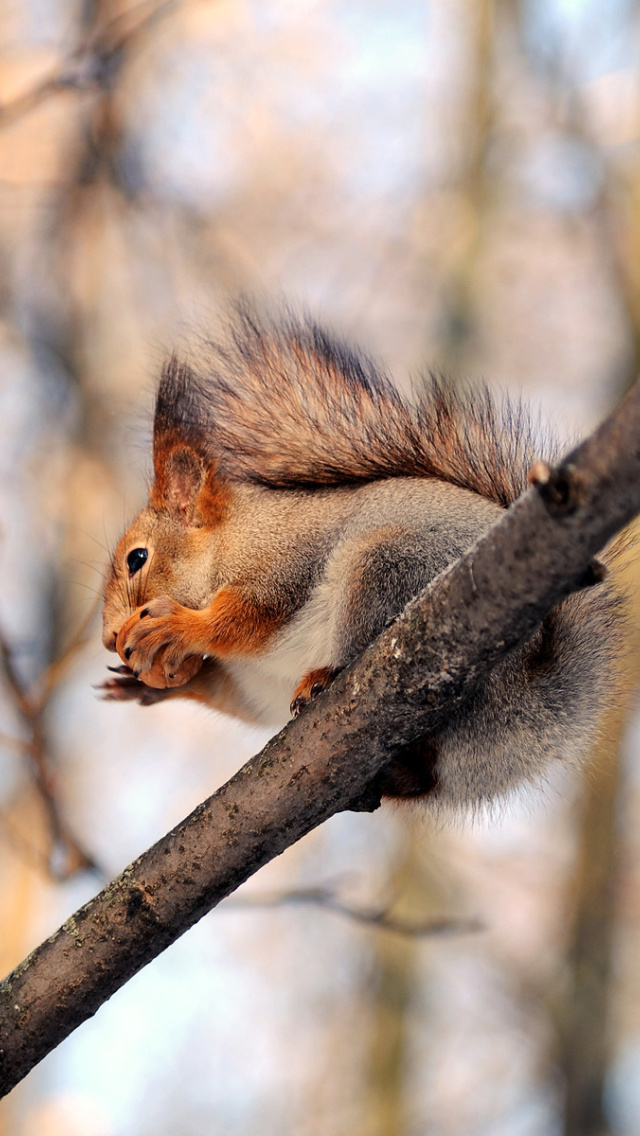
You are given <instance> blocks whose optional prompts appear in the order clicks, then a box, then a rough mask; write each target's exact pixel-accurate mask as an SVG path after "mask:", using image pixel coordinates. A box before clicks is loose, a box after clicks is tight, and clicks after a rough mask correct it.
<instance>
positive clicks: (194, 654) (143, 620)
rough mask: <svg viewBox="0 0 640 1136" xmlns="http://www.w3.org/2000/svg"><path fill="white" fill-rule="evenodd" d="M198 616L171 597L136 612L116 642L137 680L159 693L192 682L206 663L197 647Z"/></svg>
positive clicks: (121, 630)
mask: <svg viewBox="0 0 640 1136" xmlns="http://www.w3.org/2000/svg"><path fill="white" fill-rule="evenodd" d="M199 614H200V613H199V612H197V611H193V610H192V609H191V608H186V607H183V606H182V604H179V603H176V601H175V600H172V599H170V598H169V597H168V596H159V597H158V598H157V599H154V600H150V601H149V602H148V603H146V604H143V606H142V607H140V608H138V610H137V611H134V613H133V615H131V616H130V617H129V619H128V620H127V621H126V623H124V624H123V626H122V627H121V628H120V631H119V632H118V637H117V640H116V650H117V652H118V654H119V655H120V658H121V659H122V660H123V662H124V663H126V664H127V665H128V666H129V668H130V670H131V673H132V675H133V677H134V679H140V681H141V682H143V683H144V684H145V685H146V686H150V687H154V688H156V689H163V688H166V687H175V686H183V685H184V684H185V683H186V682H189V680H190V679H192V678H193V676H194V675H195V674H197V673H198V671H199V670H200V668H201V666H202V661H203V660H202V654H200V653H199V646H198V643H197V640H196V642H195V643H194V638H195V637H196V636H197V631H198V622H197V621H198V617H199ZM203 653H204V652H203Z"/></svg>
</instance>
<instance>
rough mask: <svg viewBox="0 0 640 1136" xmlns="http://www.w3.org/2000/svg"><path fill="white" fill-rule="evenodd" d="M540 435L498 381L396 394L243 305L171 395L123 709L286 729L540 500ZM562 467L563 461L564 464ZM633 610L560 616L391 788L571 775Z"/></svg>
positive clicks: (133, 533)
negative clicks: (171, 703) (130, 703)
mask: <svg viewBox="0 0 640 1136" xmlns="http://www.w3.org/2000/svg"><path fill="white" fill-rule="evenodd" d="M536 445H537V442H536V438H535V431H534V430H533V429H532V426H531V423H530V419H529V416H528V414H527V412H526V410H524V409H523V408H522V406H521V405H518V406H515V407H514V406H512V405H509V404H507V405H506V408H505V409H503V411H502V412H501V410H500V408H499V407H498V405H497V404H496V403H495V401H494V400H493V398H492V396H491V395H490V394H489V392H488V390H487V388H486V387H484V386H483V387H481V388H479V389H475V388H474V389H468V390H467V389H460V388H458V387H457V386H454V385H452V384H451V383H449V382H448V381H446V380H444V379H443V378H441V377H438V376H434V375H430V376H428V377H427V378H425V379H424V380H423V381H422V383H421V385H420V387H419V389H417V390H416V391H415V392H414V393H413V395H411V396H405V395H403V394H401V393H400V391H399V389H398V388H397V387H396V386H395V385H394V383H393V382H392V380H391V379H390V378H389V377H388V375H387V374H386V372H384V371H383V370H382V369H381V368H380V367H379V366H377V365H376V364H374V362H372V360H371V359H369V358H368V357H366V356H363V355H362V354H359V353H356V352H355V351H354V350H352V349H350V348H349V347H347V346H345V345H344V344H343V343H341V342H339V341H337V340H336V339H334V338H332V337H331V336H329V335H328V334H327V333H326V332H325V331H323V330H322V329H320V328H319V327H318V326H317V325H316V324H315V323H313V322H312V321H311V320H310V319H298V318H296V317H295V316H294V315H292V314H291V313H289V312H286V313H284V314H282V315H280V316H278V317H273V318H266V317H264V318H263V317H258V316H257V315H256V314H255V312H254V311H253V310H252V309H251V308H250V306H249V305H248V304H247V303H245V302H241V303H240V304H239V305H238V306H237V308H236V310H235V314H234V316H233V317H232V319H231V321H230V323H229V326H228V329H227V335H226V338H222V339H221V340H220V341H219V342H209V343H207V345H206V347H205V351H204V359H201V360H200V361H199V363H198V365H197V366H196V365H194V364H193V363H190V362H187V361H183V360H180V359H178V358H176V357H175V356H173V357H172V358H171V359H170V360H169V361H168V362H167V363H166V365H165V367H164V370H163V373H162V377H161V379H160V384H159V388H158V392H157V399H156V406H155V417H154V425H153V466H154V480H153V484H152V486H151V489H150V494H149V502H148V504H147V505H146V507H145V508H143V509H142V511H141V512H140V513H139V514H138V516H137V517H136V518H135V520H134V521H133V523H132V524H131V526H130V527H129V528H128V529H127V531H126V532H125V533H124V535H123V536H122V538H121V540H120V541H119V543H118V545H117V548H116V551H115V553H114V555H113V557H112V560H111V566H110V571H109V574H108V579H107V583H106V590H105V600H104V629H103V642H104V645H105V646H106V647H107V648H108V649H109V650H110V651H117V653H118V654H119V656H120V658H121V660H122V664H123V665H121V666H119V667H115V668H110V669H111V670H113V671H115V672H116V677H113V678H111V679H109V680H107V682H105V683H104V686H103V691H104V694H105V697H107V698H110V699H113V700H122V701H124V700H137V701H138V702H139V703H141V704H142V705H150V704H152V703H154V702H157V701H160V700H162V699H165V698H167V697H185V698H191V699H196V700H198V701H201V702H204V703H206V704H207V705H209V706H210V707H212V708H214V709H217V710H221V711H223V712H226V713H229V714H232V715H235V716H236V717H238V718H242V719H244V720H246V721H248V722H251V723H254V724H263V725H269V726H276V727H278V728H280V727H281V726H282V725H284V723H285V722H286V721H287V719H288V718H289V716H290V715H296V714H298V713H299V712H300V711H301V710H302V709H303V708H304V707H305V705H306V704H307V703H308V702H309V701H310V700H311V699H313V698H315V697H316V695H318V694H319V693H320V692H321V691H322V690H324V689H325V688H326V687H327V686H329V684H330V683H331V682H332V680H333V678H334V677H335V676H336V674H337V673H338V672H339V671H341V670H342V669H343V668H344V667H347V666H348V665H349V663H350V662H352V661H353V660H354V659H355V658H356V656H357V655H359V654H360V652H361V651H362V650H363V649H364V648H365V647H366V646H367V645H368V644H369V643H371V642H372V641H373V640H374V639H375V638H376V636H378V635H379V634H380V632H381V631H382V630H383V629H384V628H385V627H386V626H387V625H388V624H389V623H390V622H391V621H392V620H393V619H394V618H395V617H396V616H397V615H398V614H399V613H400V612H401V611H402V610H403V608H404V607H405V605H406V604H407V603H408V601H409V600H410V599H411V598H412V597H413V596H415V595H417V594H418V593H419V592H420V591H422V589H424V588H425V587H426V585H427V584H428V583H429V582H430V581H431V580H432V579H433V578H434V577H435V576H436V575H437V574H438V573H439V572H441V571H442V570H443V569H445V568H446V567H447V566H448V565H449V564H451V563H452V562H453V561H454V560H456V559H457V558H458V557H460V556H461V555H462V554H463V553H464V552H466V551H467V550H468V549H469V548H470V547H471V546H472V545H473V544H474V543H475V542H476V541H477V540H478V539H479V538H480V537H482V536H483V535H484V534H485V533H486V532H487V531H488V529H489V528H490V527H491V526H492V525H493V524H495V522H496V521H498V520H499V519H500V516H501V514H502V512H503V510H504V509H505V508H507V507H508V506H509V505H510V504H511V503H512V502H513V501H514V500H515V499H516V498H517V497H518V496H519V495H520V493H521V492H523V491H524V490H525V489H526V487H527V473H528V471H529V469H530V468H531V467H532V466H533V464H534V462H535V461H536V459H538V458H540V457H541V456H543V455H541V454H539V453H538V452H537V450H536ZM546 457H547V458H549V457H553V454H551V455H549V454H547V455H546ZM620 606H621V600H620V597H619V596H618V595H617V594H616V591H615V589H614V588H613V587H612V586H611V583H610V581H609V580H606V581H604V582H598V583H597V584H596V585H595V586H592V587H590V588H589V589H588V590H587V589H584V590H581V591H579V592H576V593H574V594H572V595H570V596H568V597H567V598H566V599H564V600H563V601H562V602H561V603H559V604H558V605H557V606H556V607H555V608H554V610H553V611H552V612H551V614H550V615H549V616H548V617H547V618H546V619H545V620H544V621H543V622H542V624H541V625H540V627H539V628H538V629H537V631H536V632H535V633H534V634H533V636H532V637H531V638H530V639H529V641H528V642H526V643H525V644H524V645H522V646H521V647H519V648H517V649H515V650H513V651H511V652H510V653H508V654H507V655H506V656H505V658H504V659H503V660H501V662H500V663H499V664H498V665H497V666H496V667H495V669H494V670H493V671H492V672H491V674H490V676H489V678H488V679H487V681H486V682H485V684H484V686H483V688H482V689H481V690H479V691H478V692H477V693H476V694H474V695H473V696H472V697H471V698H470V699H469V700H468V701H467V702H466V703H465V704H464V706H463V707H462V708H458V709H457V710H456V714H455V716H453V717H452V718H451V720H449V721H448V722H447V723H445V724H444V725H443V726H442V727H441V728H440V729H439V730H438V731H435V732H433V733H430V734H429V735H427V736H425V737H423V738H421V739H419V740H418V741H417V742H415V743H413V744H412V745H411V746H408V747H406V748H405V749H404V750H401V751H399V752H397V753H395V754H394V755H392V757H391V758H390V761H389V764H388V766H387V768H386V770H385V773H384V777H383V795H384V796H386V797H390V798H424V799H425V800H433V801H436V802H441V803H443V804H447V805H451V806H453V807H454V808H460V807H465V806H467V807H468V806H471V807H472V808H473V807H476V806H479V805H482V804H483V803H485V802H488V801H491V800H493V799H495V798H501V797H503V796H504V795H505V794H506V793H507V791H508V790H509V789H510V788H511V787H512V786H515V785H517V784H520V783H526V782H528V781H531V780H532V779H534V778H535V777H536V775H537V774H538V772H539V771H540V770H542V769H543V768H544V767H545V766H548V765H549V764H550V763H553V762H555V761H558V760H563V761H574V760H576V759H577V758H579V757H580V756H581V755H582V754H583V753H584V751H585V750H586V749H587V748H588V746H589V745H590V743H591V742H592V740H593V737H594V733H595V731H596V728H597V724H598V721H599V719H600V717H601V714H602V711H603V709H605V708H606V706H607V704H608V703H609V702H610V700H611V692H612V689H613V686H614V682H615V680H614V677H613V676H614V671H615V666H614V663H615V660H616V657H617V655H618V653H619V639H620V625H621V620H620Z"/></svg>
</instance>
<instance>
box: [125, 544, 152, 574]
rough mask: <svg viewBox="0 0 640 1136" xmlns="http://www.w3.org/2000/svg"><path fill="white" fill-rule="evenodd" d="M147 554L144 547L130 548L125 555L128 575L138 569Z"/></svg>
mask: <svg viewBox="0 0 640 1136" xmlns="http://www.w3.org/2000/svg"><path fill="white" fill-rule="evenodd" d="M148 555H149V553H148V552H147V550H146V548H134V549H132V551H131V552H130V553H129V555H128V556H127V568H128V569H129V575H130V576H135V574H136V572H139V571H140V569H141V568H142V565H143V564H144V563H145V561H146V559H147V557H148Z"/></svg>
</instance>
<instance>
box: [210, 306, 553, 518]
mask: <svg viewBox="0 0 640 1136" xmlns="http://www.w3.org/2000/svg"><path fill="white" fill-rule="evenodd" d="M194 384H195V385H194V389H196V388H197V389H198V391H199V392H200V398H201V403H202V412H203V414H206V416H207V417H208V420H209V424H208V435H209V438H210V444H211V447H212V459H215V460H216V461H217V463H218V472H219V474H220V475H221V476H222V477H224V478H227V479H229V480H235V481H253V482H257V483H260V484H263V485H268V486H271V487H274V488H293V487H296V486H329V485H337V484H339V485H343V484H345V483H349V482H352V483H353V482H360V481H370V480H377V479H380V478H388V477H426V478H432V477H433V478H438V479H440V480H442V481H447V482H450V483H451V484H453V485H457V486H460V487H462V488H464V489H469V490H471V491H473V492H475V493H478V494H480V495H481V496H482V497H485V498H487V499H489V500H491V501H495V502H496V503H497V504H499V505H502V506H507V505H509V504H510V503H511V502H512V501H513V500H515V498H516V497H518V496H519V495H520V493H521V492H522V491H523V489H525V488H526V474H527V470H528V468H530V466H531V465H532V464H533V462H534V461H535V460H536V458H537V457H540V456H542V455H540V453H539V452H536V451H535V449H534V445H533V440H532V438H533V431H532V429H531V426H530V422H529V419H528V416H527V414H526V412H525V411H524V410H523V408H522V407H521V406H520V405H518V406H514V405H513V404H511V403H509V402H507V401H506V400H505V402H504V404H503V405H501V406H497V405H496V403H495V402H494V401H493V399H492V398H491V396H490V394H489V392H488V391H487V389H486V388H484V387H483V388H480V389H478V388H475V387H474V389H473V392H472V393H471V392H469V391H464V390H460V389H458V388H454V387H453V386H451V385H450V384H449V383H447V382H446V381H445V380H443V379H442V378H440V377H436V376H430V377H428V378H425V379H424V380H423V381H422V382H421V384H420V385H419V387H418V389H417V390H416V392H415V397H413V398H409V397H404V396H403V395H401V394H400V392H399V391H398V389H397V388H396V387H395V386H394V384H393V383H392V382H391V380H390V379H389V378H388V376H387V375H386V374H385V373H384V371H382V370H380V368H379V367H378V366H377V365H376V364H374V363H373V362H372V360H371V359H369V358H368V357H366V356H364V355H361V354H355V353H354V352H353V351H352V350H350V349H349V348H348V347H346V346H344V345H343V344H342V343H340V342H339V341H337V340H335V339H332V338H330V337H329V336H328V335H327V334H326V333H325V332H324V331H322V330H321V329H320V328H318V327H317V326H316V325H315V324H314V323H313V322H311V321H310V320H304V321H301V320H298V319H296V318H295V317H294V316H292V315H291V314H290V313H285V314H284V315H283V316H281V317H279V318H278V319H273V320H263V319H258V317H257V316H256V315H255V314H254V312H253V311H252V310H251V309H250V307H249V306H248V305H247V304H245V303H243V304H240V305H238V306H237V307H236V309H235V313H234V317H233V319H232V320H231V321H230V323H229V326H228V332H227V336H226V339H223V340H221V341H220V342H209V343H208V344H207V345H206V356H205V361H204V366H203V365H202V364H200V366H199V367H198V373H197V375H195V376H194ZM545 456H548V454H547V455H545Z"/></svg>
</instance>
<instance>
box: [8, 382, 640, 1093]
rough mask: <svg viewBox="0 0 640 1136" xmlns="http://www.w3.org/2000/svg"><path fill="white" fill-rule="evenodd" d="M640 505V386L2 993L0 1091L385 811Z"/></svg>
mask: <svg viewBox="0 0 640 1136" xmlns="http://www.w3.org/2000/svg"><path fill="white" fill-rule="evenodd" d="M638 511H640V384H637V385H636V387H635V388H634V389H633V390H632V391H631V392H630V394H629V395H628V396H627V398H626V399H625V401H624V402H623V403H622V404H621V405H620V406H619V407H618V409H617V410H616V411H615V412H614V414H613V415H611V417H610V418H609V419H608V420H607V421H606V422H605V423H604V424H603V425H602V426H601V427H600V428H599V429H598V430H597V431H596V432H595V434H594V435H592V437H591V438H590V439H588V440H587V441H586V442H585V443H584V444H583V445H582V446H580V447H579V448H578V449H577V450H575V451H574V452H573V453H572V454H571V455H570V457H569V458H568V459H567V461H566V462H565V463H564V465H562V466H561V467H560V468H559V469H557V470H551V471H549V470H548V469H547V468H546V467H542V468H538V469H537V471H536V487H533V488H531V489H530V490H529V492H528V493H526V494H524V496H523V497H521V498H520V500H519V501H517V502H516V504H515V505H513V506H512V508H511V509H509V510H508V511H507V513H506V514H505V516H504V518H503V519H502V520H501V521H500V522H499V523H498V524H497V525H496V526H495V527H494V528H493V529H492V530H491V531H490V532H489V533H488V534H487V536H486V537H484V538H483V539H482V540H481V541H480V542H479V543H478V544H477V545H476V546H475V547H474V548H473V549H472V550H471V551H470V552H468V553H467V554H466V555H465V556H463V557H462V558H461V559H460V560H459V561H457V562H456V564H454V565H452V566H451V567H450V568H449V569H447V570H446V571H445V572H444V573H442V575H441V576H439V577H438V579H437V580H435V581H434V582H433V583H432V584H431V585H430V587H429V588H427V589H426V591H425V592H424V593H423V594H422V595H421V596H419V597H418V598H417V599H415V600H413V601H412V602H411V603H410V604H409V605H408V607H407V609H406V610H405V611H404V612H403V614H402V615H401V616H400V618H399V619H398V620H396V622H395V623H394V624H393V625H392V626H391V627H389V628H388V630H387V631H386V632H385V633H384V634H383V635H382V636H381V637H380V638H379V639H378V640H377V641H376V642H375V643H374V644H372V646H371V647H369V648H368V649H367V650H366V651H365V652H364V653H363V655H362V656H361V657H360V658H359V659H358V660H357V661H356V662H355V664H354V665H353V666H352V667H351V668H349V669H348V670H347V671H344V672H343V673H342V674H341V675H340V676H339V677H338V678H337V679H336V681H335V683H334V685H333V686H332V687H331V689H330V690H329V691H328V692H327V693H326V694H324V695H322V696H321V697H320V698H319V699H318V700H317V701H316V703H315V704H313V705H312V706H311V707H310V708H309V709H308V710H307V711H306V712H305V713H304V714H303V715H302V716H301V717H300V718H298V719H297V720H295V721H293V722H290V723H289V725H288V726H287V727H286V729H284V730H283V731H282V733H281V734H279V735H278V736H277V737H276V738H274V739H272V741H270V742H269V743H268V745H267V746H266V747H265V748H264V749H263V750H262V752H261V753H259V754H258V755H257V756H256V757H254V758H252V760H251V761H249V762H248V763H247V764H246V765H245V766H244V767H243V768H242V769H241V770H240V771H239V772H238V773H237V774H236V775H235V777H233V778H232V779H231V780H230V781H229V782H227V784H226V785H224V786H223V787H222V788H221V789H220V790H219V791H218V792H217V793H215V794H214V795H213V796H212V797H210V798H209V799H208V800H207V801H205V802H204V803H203V804H202V805H200V806H199V807H198V808H197V809H196V810H195V811H194V812H193V813H192V814H191V816H189V817H187V819H186V820H184V821H183V822H182V823H181V824H180V825H178V826H177V828H175V829H174V830H173V831H172V832H170V833H169V834H168V835H167V836H165V837H164V838H163V839H162V840H160V841H158V843H157V844H155V845H154V846H153V848H151V849H149V851H147V852H145V853H144V854H143V855H142V856H141V857H140V858H139V859H138V860H136V861H135V862H134V863H133V864H131V865H130V866H129V867H128V868H126V869H125V871H124V872H123V873H122V875H121V876H119V877H118V878H117V879H116V880H114V881H113V883H111V884H110V885H109V886H108V887H107V888H105V889H104V891H102V892H101V893H100V894H99V895H98V896H96V897H95V899H93V900H91V901H90V902H89V903H88V904H86V905H85V906H84V907H82V908H81V909H80V910H79V911H77V912H76V913H75V915H73V916H72V917H71V918H70V919H68V920H67V922H66V923H65V924H64V925H63V926H62V927H61V928H60V929H59V930H58V931H57V932H56V933H55V934H54V935H52V937H51V938H50V939H48V940H47V941H46V942H45V943H43V944H42V945H41V946H40V947H38V948H37V950H35V951H34V952H33V953H32V954H31V955H30V956H29V957H28V958H27V959H26V960H25V961H24V962H23V963H22V964H21V965H20V966H19V967H18V968H17V969H16V970H15V971H13V973H12V974H10V975H9V976H8V977H7V978H6V979H5V980H4V982H3V983H1V984H0V1093H7V1092H9V1090H10V1089H11V1088H12V1087H13V1086H14V1085H15V1084H17V1082H18V1081H19V1080H21V1078H22V1077H24V1076H25V1074H26V1073H27V1072H28V1071H29V1070H30V1069H31V1068H32V1067H33V1066H34V1065H35V1064H37V1062H38V1061H40V1060H41V1059H42V1058H43V1057H44V1056H45V1054H47V1053H48V1052H50V1050H52V1049H53V1048H54V1047H55V1046H56V1045H58V1044H59V1042H60V1041H62V1040H63V1038H65V1037H66V1036H67V1035H68V1034H69V1033H71V1031H72V1030H73V1029H75V1028H76V1026H78V1025H80V1023H81V1022H83V1021H84V1020H85V1019H86V1018H88V1017H90V1016H91V1015H92V1014H94V1013H95V1012H96V1010H97V1009H98V1008H99V1007H100V1006H101V1005H102V1003H103V1002H105V1001H106V1000H107V998H109V997H110V995H111V994H113V993H114V991H115V990H117V989H118V988H119V987H120V986H122V985H123V983H124V982H126V981H127V979H129V978H130V977H131V976H132V975H133V974H135V973H136V972H137V971H138V970H139V969H140V968H141V967H143V966H144V965H145V964H146V963H147V962H149V961H150V960H151V959H152V958H154V957H155V956H156V955H158V954H159V953H160V952H161V951H162V950H164V948H165V947H167V946H168V945H169V944H170V943H172V942H173V941H174V940H175V939H177V938H178V936H179V935H181V934H182V933H183V932H184V931H186V930H187V929H188V928H189V927H191V926H192V925H193V924H194V923H195V922H196V921H197V920H198V919H200V918H201V917H202V916H203V915H204V914H206V912H207V911H209V910H210V909H211V908H212V907H214V906H215V904H217V903H219V902H220V900H221V899H224V897H225V896H227V895H229V893H230V892H232V891H233V890H234V889H235V888H237V887H238V886H239V885H240V884H241V883H243V882H244V881H245V880H246V879H247V878H248V877H249V876H251V875H252V874H253V873H254V872H256V871H257V870H258V868H260V867H261V866H262V865H263V864H265V863H267V862H268V861H269V860H271V859H273V858H274V857H275V856H277V855H279V853H280V852H282V851H284V849H285V848H287V847H289V846H290V845H291V844H293V843H295V841H297V840H299V839H300V838H301V837H302V836H304V835H305V834H306V833H307V832H309V831H311V829H313V828H315V827H316V826H317V825H319V824H321V823H322V821H324V820H326V819H327V818H328V817H330V816H332V815H333V814H335V813H336V812H339V811H341V810H343V809H348V808H350V807H351V808H354V807H355V808H360V809H370V810H373V809H374V808H376V807H377V805H378V804H379V794H377V793H376V791H375V788H374V787H373V786H375V779H376V776H377V774H378V773H379V772H380V771H381V769H382V768H383V766H384V765H385V763H386V761H388V759H389V755H390V753H391V752H393V750H395V749H396V747H398V746H399V745H405V744H408V743H409V742H411V741H412V740H414V739H415V738H416V737H418V736H419V735H421V734H424V733H426V732H427V731H429V730H430V729H433V728H435V727H437V726H438V725H440V724H441V723H442V722H443V721H444V720H445V719H446V718H447V717H448V716H450V715H451V714H452V713H453V712H454V711H455V708H456V706H457V705H459V703H460V702H461V701H462V700H463V699H464V698H465V696H466V695H468V694H469V693H470V692H471V691H472V690H473V689H475V687H476V686H477V684H478V683H479V682H480V681H481V680H482V678H483V677H484V676H486V675H487V673H488V672H489V670H490V669H491V667H492V666H493V665H495V663H496V662H497V661H498V660H499V659H500V658H501V657H503V656H504V654H505V652H506V651H507V650H509V649H510V648H512V647H514V646H515V645H517V644H518V643H520V642H522V641H523V640H524V639H525V638H526V637H527V636H528V635H530V634H531V633H532V631H533V630H534V628H535V627H536V625H537V624H538V623H539V622H540V620H541V619H543V618H544V616H545V615H546V614H547V613H548V612H549V611H550V610H551V608H552V607H553V606H554V605H555V604H556V603H557V602H558V601H559V600H560V599H562V598H563V597H564V596H566V595H567V594H569V593H570V592H571V591H573V590H575V589H576V588H578V587H580V586H582V585H583V584H584V583H585V582H586V581H588V579H589V566H590V564H591V561H592V558H593V556H594V555H595V554H596V553H597V552H598V551H599V550H600V549H601V548H602V547H603V545H605V544H606V542H607V541H608V540H609V539H610V538H611V537H612V536H614V534H615V533H616V532H618V531H619V530H620V529H621V528H622V527H623V526H624V525H625V524H626V523H627V522H628V521H630V520H631V519H632V517H633V516H635V514H636V513H637V512H638Z"/></svg>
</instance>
